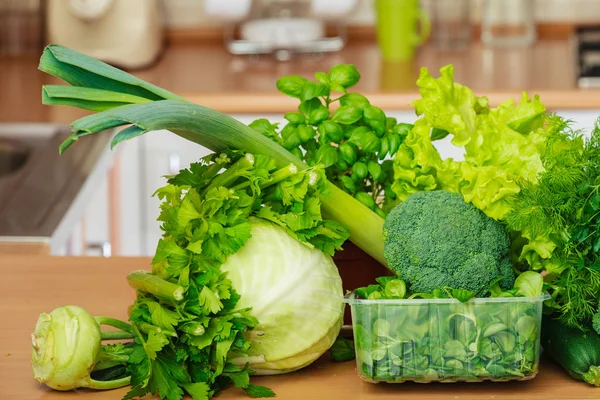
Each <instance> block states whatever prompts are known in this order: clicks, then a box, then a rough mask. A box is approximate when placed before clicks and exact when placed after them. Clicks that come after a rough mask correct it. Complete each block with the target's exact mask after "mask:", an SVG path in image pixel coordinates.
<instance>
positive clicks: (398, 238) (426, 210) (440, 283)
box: [383, 190, 515, 296]
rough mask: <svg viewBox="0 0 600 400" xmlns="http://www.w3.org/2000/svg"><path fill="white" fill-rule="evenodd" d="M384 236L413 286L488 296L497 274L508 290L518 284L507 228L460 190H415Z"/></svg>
mask: <svg viewBox="0 0 600 400" xmlns="http://www.w3.org/2000/svg"><path fill="white" fill-rule="evenodd" d="M383 238H384V241H385V247H384V256H385V259H386V260H387V262H388V265H389V266H390V267H391V268H392V269H393V270H394V271H395V272H396V274H397V275H398V276H399V277H400V278H401V279H404V280H405V281H406V282H407V283H408V284H410V288H411V290H412V291H413V292H419V293H429V292H431V291H432V290H434V289H440V288H442V287H444V286H450V287H452V288H455V289H468V290H472V291H473V292H475V293H476V294H477V296H485V295H486V293H487V291H488V289H489V286H490V283H491V282H492V281H493V280H495V279H497V278H498V277H502V278H503V279H502V281H501V282H500V287H502V288H503V289H504V290H508V289H511V288H512V286H513V284H514V281H515V276H514V272H513V268H512V264H511V262H510V260H509V257H508V253H509V248H510V239H509V236H508V233H507V232H506V229H505V228H504V226H503V225H502V224H501V223H499V222H498V221H496V220H494V219H492V218H490V217H488V216H486V215H485V214H484V213H483V212H481V211H480V210H479V209H477V208H476V207H475V206H473V205H471V204H467V203H466V202H465V201H464V200H463V198H462V196H461V195H460V194H458V193H450V192H446V191H442V190H438V191H424V192H417V193H414V194H412V195H411V196H410V197H409V198H408V199H407V200H406V201H404V202H403V203H400V204H399V205H397V206H396V207H394V209H393V210H392V211H391V212H390V213H389V215H388V216H387V218H386V219H385V223H384V225H383Z"/></svg>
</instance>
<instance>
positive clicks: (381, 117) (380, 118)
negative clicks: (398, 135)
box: [363, 106, 386, 137]
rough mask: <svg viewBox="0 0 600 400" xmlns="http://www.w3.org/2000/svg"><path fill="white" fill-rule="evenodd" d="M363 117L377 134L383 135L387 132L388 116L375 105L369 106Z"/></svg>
mask: <svg viewBox="0 0 600 400" xmlns="http://www.w3.org/2000/svg"><path fill="white" fill-rule="evenodd" d="M363 118H364V120H365V122H366V123H367V125H369V126H370V127H371V128H373V130H374V131H375V133H376V134H377V136H379V137H381V136H383V134H384V133H385V124H386V117H385V114H384V112H383V111H382V110H381V109H380V108H379V107H375V106H369V107H367V108H365V109H364V111H363Z"/></svg>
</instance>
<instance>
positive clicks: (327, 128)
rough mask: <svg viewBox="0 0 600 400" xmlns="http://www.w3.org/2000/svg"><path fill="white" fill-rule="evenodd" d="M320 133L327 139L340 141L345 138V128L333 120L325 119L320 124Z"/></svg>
mask: <svg viewBox="0 0 600 400" xmlns="http://www.w3.org/2000/svg"><path fill="white" fill-rule="evenodd" d="M318 129H319V134H320V135H321V136H323V137H324V138H325V140H327V141H331V142H335V143H339V142H340V141H341V140H342V139H343V138H344V130H343V129H342V127H341V126H340V125H338V124H336V123H335V122H333V121H329V120H327V121H323V122H321V123H320V124H319V128H318Z"/></svg>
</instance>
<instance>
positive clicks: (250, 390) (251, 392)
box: [242, 384, 275, 398]
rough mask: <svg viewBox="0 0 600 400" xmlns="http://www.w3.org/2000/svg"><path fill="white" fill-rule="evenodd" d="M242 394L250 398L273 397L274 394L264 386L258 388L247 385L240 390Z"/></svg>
mask: <svg viewBox="0 0 600 400" xmlns="http://www.w3.org/2000/svg"><path fill="white" fill-rule="evenodd" d="M242 389H243V390H244V392H246V394H247V395H248V396H250V397H254V398H258V397H275V393H273V391H272V390H271V389H269V388H268V387H265V386H258V385H253V384H249V385H248V386H246V387H245V388H242Z"/></svg>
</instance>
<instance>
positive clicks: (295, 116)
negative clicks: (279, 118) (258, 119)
mask: <svg viewBox="0 0 600 400" xmlns="http://www.w3.org/2000/svg"><path fill="white" fill-rule="evenodd" d="M283 118H285V119H287V120H288V121H290V122H291V123H292V124H303V123H304V122H306V118H305V117H304V115H303V114H302V113H299V112H289V113H286V114H285V115H284V116H283Z"/></svg>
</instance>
